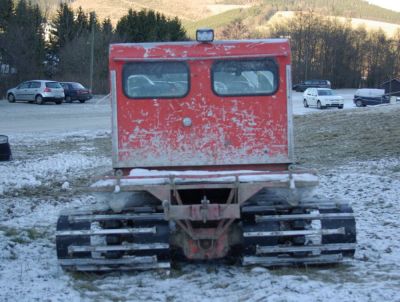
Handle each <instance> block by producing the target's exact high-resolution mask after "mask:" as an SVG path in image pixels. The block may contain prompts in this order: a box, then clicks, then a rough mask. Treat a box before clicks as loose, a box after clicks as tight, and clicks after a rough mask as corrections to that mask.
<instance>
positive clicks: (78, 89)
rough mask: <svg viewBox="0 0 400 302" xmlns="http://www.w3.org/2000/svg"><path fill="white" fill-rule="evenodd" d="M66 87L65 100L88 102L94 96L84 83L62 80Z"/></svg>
mask: <svg viewBox="0 0 400 302" xmlns="http://www.w3.org/2000/svg"><path fill="white" fill-rule="evenodd" d="M60 84H61V86H62V87H63V88H64V94H65V102H66V103H71V102H72V101H79V102H81V103H84V102H86V101H87V100H90V99H91V98H92V94H91V93H90V90H89V89H87V88H85V87H84V86H83V85H82V84H80V83H77V82H60Z"/></svg>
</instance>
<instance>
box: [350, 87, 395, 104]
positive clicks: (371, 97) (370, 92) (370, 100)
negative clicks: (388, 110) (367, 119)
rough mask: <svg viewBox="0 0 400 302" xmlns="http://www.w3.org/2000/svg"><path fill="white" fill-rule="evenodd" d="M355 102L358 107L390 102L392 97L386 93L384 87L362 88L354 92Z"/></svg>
mask: <svg viewBox="0 0 400 302" xmlns="http://www.w3.org/2000/svg"><path fill="white" fill-rule="evenodd" d="M353 102H354V104H355V105H356V106H357V107H364V106H367V105H379V104H384V103H389V102H390V97H389V96H387V95H385V90H384V89H372V88H362V89H358V90H357V91H356V93H355V94H354V98H353Z"/></svg>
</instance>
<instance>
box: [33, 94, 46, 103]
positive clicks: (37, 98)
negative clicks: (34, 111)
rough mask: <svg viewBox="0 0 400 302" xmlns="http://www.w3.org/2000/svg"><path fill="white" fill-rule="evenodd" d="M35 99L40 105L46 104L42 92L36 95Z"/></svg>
mask: <svg viewBox="0 0 400 302" xmlns="http://www.w3.org/2000/svg"><path fill="white" fill-rule="evenodd" d="M35 101H36V104H38V105H43V104H44V101H43V97H42V96H41V95H40V94H39V95H37V96H36V97H35Z"/></svg>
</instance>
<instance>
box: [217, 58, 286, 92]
mask: <svg viewBox="0 0 400 302" xmlns="http://www.w3.org/2000/svg"><path fill="white" fill-rule="evenodd" d="M212 79H213V80H212V81H213V90H214V92H215V93H216V94H217V95H222V96H224V95H226V96H228V95H229V96H241V95H270V94H273V93H274V92H275V91H276V90H277V88H278V67H277V65H276V63H275V61H274V60H272V59H262V60H253V59H252V60H224V61H217V62H215V63H214V64H213V66H212Z"/></svg>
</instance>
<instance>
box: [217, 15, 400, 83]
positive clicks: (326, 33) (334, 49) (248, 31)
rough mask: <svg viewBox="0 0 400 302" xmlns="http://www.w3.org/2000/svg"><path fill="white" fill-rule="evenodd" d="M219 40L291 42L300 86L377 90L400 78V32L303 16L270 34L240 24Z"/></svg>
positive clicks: (234, 23)
mask: <svg viewBox="0 0 400 302" xmlns="http://www.w3.org/2000/svg"><path fill="white" fill-rule="evenodd" d="M218 37H219V38H220V39H238V38H239V37H242V38H251V37H253V38H254V37H258V38H265V37H271V38H280V37H284V38H289V39H290V44H291V50H292V78H293V82H294V83H298V82H300V81H303V80H308V79H327V80H330V81H331V82H332V85H333V87H334V88H346V87H352V88H354V87H371V88H373V87H379V85H380V84H382V83H383V82H385V81H387V80H390V79H393V78H400V30H399V31H397V33H396V34H395V35H394V36H393V37H388V36H387V35H386V34H385V33H384V32H383V31H382V30H375V31H373V30H372V31H367V30H366V29H365V27H363V26H360V27H358V28H353V27H352V25H351V23H350V20H348V21H346V22H342V21H341V20H339V19H337V18H332V17H322V16H321V15H320V14H316V13H314V12H312V11H309V12H301V11H300V12H297V13H296V14H295V16H294V17H293V18H288V19H287V20H286V21H281V22H279V23H277V22H276V23H274V24H273V25H272V26H270V28H269V30H268V31H267V32H260V31H257V30H256V29H255V27H253V26H251V25H250V26H249V25H248V23H246V20H243V19H235V20H233V21H232V22H230V23H229V24H228V25H226V26H225V27H224V28H222V29H221V30H220V31H219V32H218Z"/></svg>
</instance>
